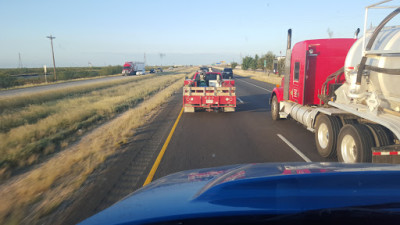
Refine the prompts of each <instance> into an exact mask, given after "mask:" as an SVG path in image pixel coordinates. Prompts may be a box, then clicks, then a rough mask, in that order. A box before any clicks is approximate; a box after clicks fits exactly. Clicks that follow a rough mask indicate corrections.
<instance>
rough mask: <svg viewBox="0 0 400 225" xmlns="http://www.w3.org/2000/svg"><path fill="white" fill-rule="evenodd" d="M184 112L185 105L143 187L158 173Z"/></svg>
mask: <svg viewBox="0 0 400 225" xmlns="http://www.w3.org/2000/svg"><path fill="white" fill-rule="evenodd" d="M182 113H183V107H182V109H181V112H180V113H179V116H178V118H176V121H175V123H174V126H172V129H171V131H170V132H169V135H168V137H167V139H166V140H165V143H164V145H163V147H162V148H161V151H160V153H159V154H158V156H157V159H156V161H155V162H154V164H153V167H152V168H151V170H150V172H149V175H147V178H146V181H145V182H144V184H143V187H144V186H146V185H147V184H149V183H150V182H151V181H152V180H153V177H154V174H156V171H157V169H158V166H159V165H160V162H161V159H162V157H163V156H164V153H165V150H166V149H167V147H168V144H169V142H170V141H171V138H172V135H173V134H174V132H175V128H176V126H177V125H178V123H179V120H180V119H181V116H182Z"/></svg>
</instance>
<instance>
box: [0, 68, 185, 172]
mask: <svg viewBox="0 0 400 225" xmlns="http://www.w3.org/2000/svg"><path fill="white" fill-rule="evenodd" d="M182 76H184V75H182V74H180V75H168V76H154V75H151V76H141V77H138V78H137V79H131V80H130V81H126V80H124V81H123V82H121V81H118V82H114V83H107V84H93V85H92V86H90V85H85V86H84V87H77V88H66V89H63V90H57V91H49V92H48V93H40V94H35V95H27V96H16V97H14V98H6V99H0V104H1V103H2V104H3V105H2V106H3V108H2V109H3V111H2V113H1V114H0V124H1V125H0V177H1V176H2V178H3V179H4V178H7V176H9V175H10V171H12V170H13V169H16V168H23V167H25V166H28V165H31V164H34V163H36V162H37V161H38V160H40V159H41V158H42V156H44V155H48V154H50V153H53V152H55V151H56V150H59V149H61V148H65V147H67V146H68V145H69V143H70V142H72V141H75V140H76V139H77V138H79V137H80V136H81V135H82V134H84V133H85V131H86V130H88V129H90V128H91V127H93V126H94V125H96V124H98V123H99V122H101V121H104V120H108V119H110V118H112V117H114V116H115V115H116V114H118V113H120V112H123V111H125V110H127V109H128V108H130V107H133V106H135V105H137V104H138V103H140V102H142V101H143V100H145V99H146V98H148V97H149V96H151V95H153V94H154V93H157V92H158V91H159V90H161V89H164V88H165V87H167V86H169V85H170V84H172V83H173V82H175V81H176V80H177V79H180V77H182Z"/></svg>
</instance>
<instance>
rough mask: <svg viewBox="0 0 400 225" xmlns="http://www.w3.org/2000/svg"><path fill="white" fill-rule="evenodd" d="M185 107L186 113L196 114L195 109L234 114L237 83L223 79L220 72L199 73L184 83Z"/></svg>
mask: <svg viewBox="0 0 400 225" xmlns="http://www.w3.org/2000/svg"><path fill="white" fill-rule="evenodd" d="M183 107H184V112H195V109H206V110H207V111H212V110H219V109H222V110H223V111H224V112H234V111H235V107H236V88H235V81H234V80H226V79H222V75H221V73H219V72H207V73H206V72H204V71H201V72H197V73H195V75H194V76H193V78H192V79H186V80H185V81H184V87H183Z"/></svg>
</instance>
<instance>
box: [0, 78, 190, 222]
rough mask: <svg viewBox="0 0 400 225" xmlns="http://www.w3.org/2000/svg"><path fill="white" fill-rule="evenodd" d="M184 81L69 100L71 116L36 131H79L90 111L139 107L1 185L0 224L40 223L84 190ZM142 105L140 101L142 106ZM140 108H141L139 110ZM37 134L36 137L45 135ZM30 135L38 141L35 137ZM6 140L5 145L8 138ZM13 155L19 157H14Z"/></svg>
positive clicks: (152, 83) (157, 80)
mask: <svg viewBox="0 0 400 225" xmlns="http://www.w3.org/2000/svg"><path fill="white" fill-rule="evenodd" d="M185 75H187V74H186V73H182V74H177V75H169V76H157V77H154V78H150V79H146V81H144V80H143V81H140V82H137V83H135V84H134V85H133V84H126V85H120V86H118V88H111V89H106V90H102V91H96V92H95V93H91V94H90V96H86V97H83V96H80V97H78V98H77V99H68V100H67V102H65V104H71V105H70V107H71V109H73V110H71V111H69V112H65V111H64V112H63V111H61V112H59V113H60V114H58V113H55V114H53V115H57V114H58V116H59V117H57V118H58V119H54V120H50V122H49V123H44V124H43V125H42V124H41V126H38V128H36V129H38V130H42V129H43V130H44V131H47V130H50V131H53V132H54V133H57V130H59V129H53V128H49V127H47V128H46V124H50V123H52V121H55V123H56V124H57V127H62V126H64V125H65V124H68V125H69V126H68V127H70V126H71V125H72V127H75V128H76V129H78V126H77V125H73V124H72V122H69V121H79V120H78V119H77V118H78V117H81V116H82V117H81V119H82V118H89V117H90V116H91V114H90V113H89V115H86V116H84V115H81V114H82V113H86V111H89V112H95V113H94V114H93V115H97V114H99V113H100V114H101V115H107V114H110V115H111V114H113V113H115V112H116V111H118V110H117V108H118V106H120V105H124V104H128V105H129V104H131V103H132V102H136V105H135V106H133V107H132V108H131V109H129V110H127V111H126V112H124V113H122V114H121V115H120V116H118V117H115V118H114V119H113V120H111V121H110V122H109V123H106V124H104V125H103V126H101V127H99V128H97V129H95V130H93V131H92V132H90V133H89V134H88V135H86V136H84V137H83V138H82V139H81V140H80V141H79V142H78V143H76V144H74V145H73V146H71V147H68V148H66V149H65V150H63V151H62V152H60V153H58V154H55V155H54V156H53V157H51V158H50V159H49V160H47V161H46V162H43V163H41V164H40V165H39V166H37V168H35V169H32V170H30V171H28V172H26V173H23V174H21V175H19V176H18V177H13V178H12V179H9V180H8V181H7V182H5V183H3V184H2V185H0V202H2V204H0V223H1V224H20V223H25V224H35V223H37V221H38V220H39V219H40V218H42V217H43V216H46V215H48V214H49V213H51V212H52V211H53V210H55V209H57V207H58V206H59V205H60V204H61V203H62V202H63V201H64V200H66V199H68V198H69V197H70V196H71V195H72V194H73V193H74V192H75V191H76V190H77V189H78V188H80V186H81V185H82V183H83V182H84V181H85V180H86V178H87V176H88V175H89V174H90V173H92V172H93V170H94V169H95V168H96V167H98V166H99V165H100V164H101V163H102V162H104V160H105V159H106V158H107V157H108V156H110V155H112V154H113V153H115V152H116V151H118V150H119V146H120V144H122V143H125V142H126V141H127V140H128V139H129V138H130V137H131V136H132V135H133V134H134V132H135V128H137V127H139V126H141V125H143V124H145V123H146V118H148V117H149V115H151V114H152V113H154V112H155V111H156V109H157V108H158V107H159V106H160V105H161V104H162V103H163V102H165V101H166V100H167V99H168V98H169V97H170V96H171V95H172V94H173V93H174V92H175V91H177V90H179V91H180V89H181V87H182V84H183V78H184V76H185ZM94 96H96V97H94ZM86 98H87V99H86ZM139 99H141V101H138V100H139ZM139 102H141V103H140V104H139ZM84 103H90V106H86V105H85V104H84ZM72 105H74V106H72ZM84 109H85V110H84ZM76 112H77V113H76ZM64 113H65V114H64ZM93 115H92V116H93ZM64 117H67V118H70V119H69V120H68V119H65V118H64ZM75 118H76V119H75ZM60 121H62V122H60ZM42 127H43V128H42ZM50 127H53V126H50ZM28 130H30V129H28ZM60 130H62V129H60ZM21 132H22V131H21ZM32 132H33V131H32ZM74 132H76V130H75V131H74ZM33 133H34V134H35V135H36V134H40V133H41V131H35V132H33ZM15 135H16V136H15V137H14V135H11V134H8V136H9V137H13V138H16V139H15V140H17V139H18V141H23V139H21V137H24V135H21V134H19V132H17V133H15ZM27 135H28V136H29V135H30V137H31V138H33V139H35V140H39V139H36V138H37V137H36V136H35V135H33V136H32V134H27ZM3 138H4V137H3ZM2 140H6V141H7V138H4V139H2ZM14 142H15V141H14ZM11 143H13V142H10V144H11ZM49 143H50V142H49ZM2 154H3V153H2ZM11 154H12V155H13V154H15V153H14V152H11Z"/></svg>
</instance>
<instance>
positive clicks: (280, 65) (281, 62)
mask: <svg viewBox="0 0 400 225" xmlns="http://www.w3.org/2000/svg"><path fill="white" fill-rule="evenodd" d="M284 73H285V58H282V59H279V61H278V74H279V76H281V75H282V74H284Z"/></svg>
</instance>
